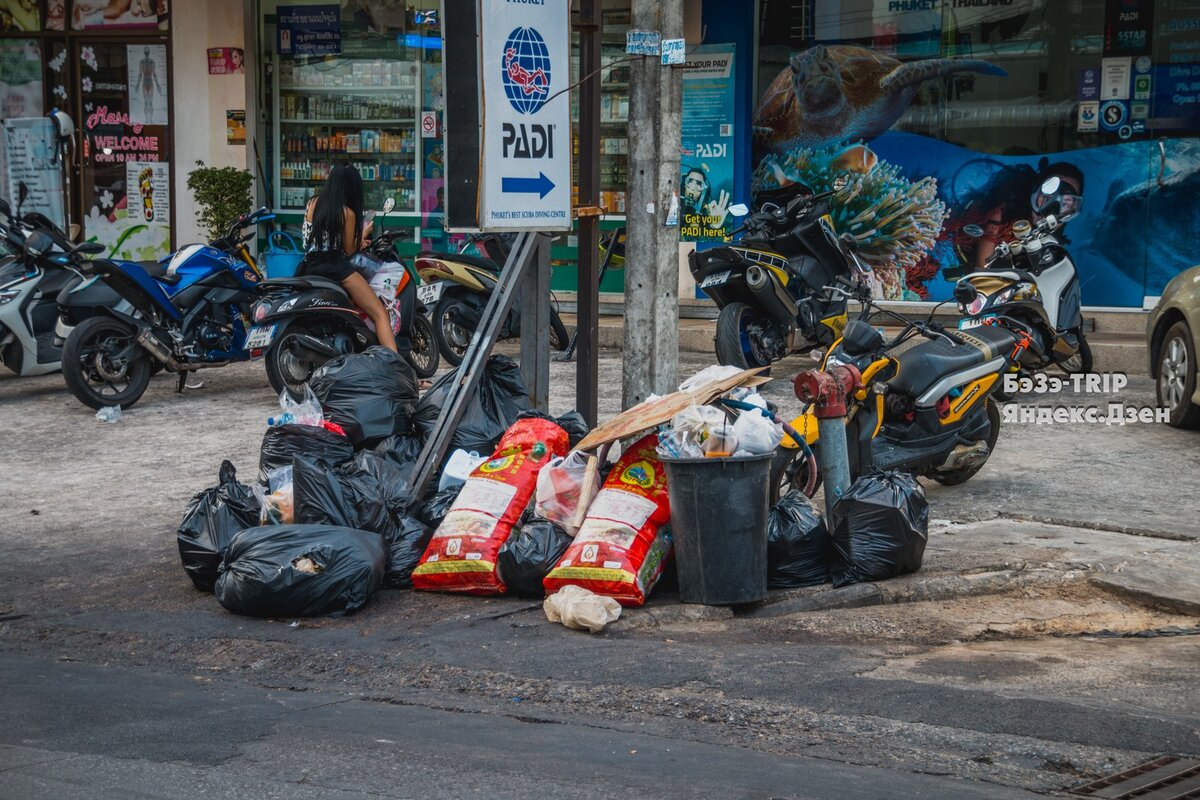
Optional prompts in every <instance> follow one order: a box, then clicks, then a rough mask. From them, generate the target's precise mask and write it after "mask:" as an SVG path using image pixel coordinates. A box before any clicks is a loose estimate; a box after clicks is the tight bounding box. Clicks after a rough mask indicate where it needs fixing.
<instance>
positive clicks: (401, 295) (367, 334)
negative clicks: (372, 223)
mask: <svg viewBox="0 0 1200 800" xmlns="http://www.w3.org/2000/svg"><path fill="white" fill-rule="evenodd" d="M394 207H395V201H394V200H393V199H392V198H390V197H389V198H388V199H387V200H386V201H384V205H383V213H384V216H385V217H386V215H387V214H388V213H389V212H390V211H391V210H392V209H393V208H394ZM404 233H406V232H405V231H401V230H396V231H387V232H384V233H381V234H378V235H377V236H376V237H375V238H374V240H372V242H371V246H370V248H369V249H368V250H365V251H363V252H362V253H359V254H357V255H355V256H354V258H353V259H351V260H352V262H354V264H355V267H356V268H357V269H359V271H360V272H363V275H364V277H366V278H367V279H368V281H369V282H370V284H371V288H372V289H373V290H374V291H375V293H376V295H377V296H378V297H379V299H380V300H382V301H383V304H384V306H385V307H386V308H387V310H388V314H389V316H390V317H391V320H392V332H393V334H394V335H395V337H396V347H397V349H398V351H399V352H400V354H401V355H402V356H404V357H405V359H406V360H407V361H408V362H409V364H411V365H412V367H413V371H414V372H416V374H417V377H419V378H428V377H430V376H432V375H433V374H434V373H435V372H437V369H438V365H439V363H440V359H439V355H438V347H437V339H436V337H435V335H434V331H433V326H432V324H431V323H430V322H429V318H428V317H427V316H426V309H425V306H424V304H422V303H421V301H420V300H419V299H418V297H417V288H416V281H415V279H414V278H413V276H412V273H411V272H409V270H408V269H407V268H406V267H405V266H404V264H403V263H402V262H401V261H400V260H399V258H397V256H396V245H395V243H396V239H397V238H398V237H399V236H402V235H404ZM261 291H262V295H263V297H262V299H261V300H260V301H259V302H257V303H256V304H255V305H254V308H253V309H252V311H251V316H252V318H253V321H254V325H255V327H254V328H253V330H251V331H250V335H249V337H248V340H249V341H250V343H251V344H252V345H253V346H254V347H257V348H262V349H265V350H266V367H267V378H268V380H270V382H271V387H272V388H273V389H274V390H275V391H276V392H283V391H285V390H286V391H287V392H288V393H289V394H291V395H292V396H293V397H294V398H295V399H297V400H300V399H303V397H304V384H305V383H306V382H307V381H308V379H309V378H311V377H312V374H313V373H314V372H316V371H317V369H318V368H319V367H320V366H321V365H322V364H324V363H325V362H326V361H328V360H329V359H331V358H334V357H336V356H339V355H344V354H346V353H354V352H359V351H361V350H364V349H366V348H367V347H370V346H372V345H376V344H378V343H379V342H378V339H377V338H376V336H375V331H374V329H373V328H372V327H371V323H370V320H368V319H367V317H366V315H365V314H364V313H363V312H362V311H360V310H359V309H358V308H356V307H355V305H354V303H353V302H352V301H351V300H350V297H349V295H347V294H346V290H345V289H344V288H342V286H341V284H339V283H337V282H335V281H331V280H328V279H326V278H321V277H316V276H301V277H297V278H281V279H276V280H268V281H266V282H264V283H263V284H262V289H261Z"/></svg>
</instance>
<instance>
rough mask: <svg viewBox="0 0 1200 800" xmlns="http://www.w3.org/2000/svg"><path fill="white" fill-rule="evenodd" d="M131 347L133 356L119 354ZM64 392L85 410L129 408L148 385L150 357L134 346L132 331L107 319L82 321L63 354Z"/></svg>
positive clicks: (115, 321) (97, 318) (124, 325)
mask: <svg viewBox="0 0 1200 800" xmlns="http://www.w3.org/2000/svg"><path fill="white" fill-rule="evenodd" d="M130 347H132V348H133V355H131V356H128V357H126V358H121V357H120V356H119V355H118V354H119V353H121V351H123V350H126V349H128V348H130ZM62 373H63V379H64V380H66V382H67V389H69V390H70V392H71V394H73V395H75V398H76V399H77V400H79V402H81V403H83V404H84V405H85V406H87V407H88V408H95V409H101V408H105V407H106V406H120V407H121V408H130V407H131V406H133V404H134V403H136V402H137V401H138V400H140V399H141V397H142V395H143V394H144V393H145V391H146V387H147V386H149V385H150V356H149V354H148V353H146V351H144V350H142V348H141V347H140V346H139V345H137V344H135V343H134V331H133V329H132V328H130V327H129V326H128V325H126V324H125V323H123V322H120V321H118V320H115V319H111V318H109V317H92V318H90V319H86V320H84V321H83V322H81V323H80V324H79V325H78V326H76V328H75V330H73V331H72V332H71V335H70V336H69V337H68V338H67V342H66V344H65V345H64V346H63V355H62Z"/></svg>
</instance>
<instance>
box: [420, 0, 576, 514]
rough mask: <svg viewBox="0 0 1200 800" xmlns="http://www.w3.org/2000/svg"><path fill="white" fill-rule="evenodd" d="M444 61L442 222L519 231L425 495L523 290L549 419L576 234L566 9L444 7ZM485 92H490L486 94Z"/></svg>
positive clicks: (538, 389) (557, 0) (467, 1)
mask: <svg viewBox="0 0 1200 800" xmlns="http://www.w3.org/2000/svg"><path fill="white" fill-rule="evenodd" d="M441 18H442V24H443V27H444V30H445V41H446V48H447V52H452V53H454V54H455V57H454V58H452V59H448V60H447V61H446V63H445V65H444V70H445V86H446V108H445V126H444V127H445V137H446V148H445V149H446V222H447V229H448V230H451V231H487V232H506V231H522V233H520V234H518V235H517V237H516V240H515V241H514V242H513V244H512V247H511V249H510V250H509V255H508V259H507V260H506V261H505V263H504V267H503V269H502V270H501V272H500V280H499V285H498V287H497V289H496V291H495V292H493V293H492V296H491V297H490V298H489V299H488V304H487V307H486V308H485V309H484V312H483V317H482V319H481V320H480V323H479V326H478V327H477V328H476V330H475V334H474V336H473V337H472V339H471V344H470V346H469V347H468V348H467V353H466V356H465V357H464V359H463V363H462V365H461V366H460V367H459V369H458V375H457V380H456V381H455V382H454V384H453V386H452V388H451V391H450V394H449V396H448V397H447V398H446V402H445V403H444V404H443V406H442V410H441V413H440V414H439V415H438V421H437V424H436V426H435V428H434V431H433V434H432V435H431V436H430V437H429V439H428V440H427V441H426V442H425V447H424V448H423V449H422V451H421V455H420V457H419V458H418V459H417V462H416V465H415V466H414V474H413V484H414V489H415V491H416V492H417V493H418V494H421V493H424V491H425V490H426V488H427V487H428V486H429V484H430V482H431V481H432V480H433V477H434V476H435V475H436V474H437V471H438V469H439V468H440V467H441V463H442V460H443V459H444V458H445V455H446V451H447V449H448V448H449V445H450V440H451V438H452V437H453V433H454V429H455V427H456V426H457V425H458V423H459V421H460V420H461V419H462V416H463V413H464V411H465V410H466V407H467V404H468V403H469V402H470V401H471V399H472V398H473V397H474V395H475V393H476V390H477V388H478V386H479V380H480V377H481V376H482V374H483V370H484V369H485V367H486V363H487V359H488V356H489V355H490V354H491V351H492V346H493V345H494V344H495V342H496V339H497V337H498V336H499V333H500V329H501V328H502V327H503V324H504V320H505V319H506V318H507V316H508V313H509V310H510V309H511V308H512V305H513V302H514V301H515V300H516V297H517V294H518V290H519V294H520V296H521V306H522V308H521V310H522V315H521V330H522V334H523V335H522V337H521V371H522V373H523V375H524V378H525V382H526V388H527V389H528V391H529V398H530V401H531V402H532V403H533V405H534V406H535V407H536V408H540V409H542V410H545V408H546V402H547V398H548V389H549V382H550V342H549V328H550V325H549V309H550V245H549V237H548V236H546V235H545V234H544V233H541V232H544V231H558V230H562V231H565V230H570V228H571V158H572V152H571V149H572V148H571V111H570V109H571V104H570V96H569V93H567V92H563V91H561V90H563V89H565V88H566V87H567V85H568V83H569V76H570V60H569V59H570V42H571V39H570V4H569V3H567V2H565V0H549V2H546V3H545V4H536V5H535V4H530V3H519V2H511V1H510V0H443V2H442V17H441ZM480 88H482V92H480Z"/></svg>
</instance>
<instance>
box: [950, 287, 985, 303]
mask: <svg viewBox="0 0 1200 800" xmlns="http://www.w3.org/2000/svg"><path fill="white" fill-rule="evenodd" d="M977 297H979V290H978V289H976V288H975V286H974V285H972V284H971V283H970V282H969V281H959V282H958V283H956V284H954V299H955V300H956V301H957V302H958V304H959V305H961V306H969V305H971V303H973V302H975V298H977Z"/></svg>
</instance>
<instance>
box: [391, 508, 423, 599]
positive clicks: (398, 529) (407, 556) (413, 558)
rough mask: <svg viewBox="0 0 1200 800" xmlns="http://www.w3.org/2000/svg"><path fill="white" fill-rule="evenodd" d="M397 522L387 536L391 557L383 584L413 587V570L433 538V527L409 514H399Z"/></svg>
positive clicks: (401, 587)
mask: <svg viewBox="0 0 1200 800" xmlns="http://www.w3.org/2000/svg"><path fill="white" fill-rule="evenodd" d="M395 522H396V524H395V527H394V528H393V529H392V531H391V532H390V533H389V534H388V535H387V537H386V538H387V540H388V551H389V558H388V569H387V574H386V575H385V576H384V578H383V585H384V586H386V587H387V588H389V589H411V588H412V574H413V570H414V569H416V568H417V564H419V563H420V561H421V556H422V555H423V554H424V553H425V548H426V547H427V546H428V545H429V540H430V539H432V538H433V529H432V528H430V527H428V526H426V525H425V523H424V522H421V520H419V519H417V518H416V517H414V516H410V515H408V514H402V515H400V516H398V517H397V518H396V520H395Z"/></svg>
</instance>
